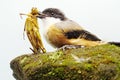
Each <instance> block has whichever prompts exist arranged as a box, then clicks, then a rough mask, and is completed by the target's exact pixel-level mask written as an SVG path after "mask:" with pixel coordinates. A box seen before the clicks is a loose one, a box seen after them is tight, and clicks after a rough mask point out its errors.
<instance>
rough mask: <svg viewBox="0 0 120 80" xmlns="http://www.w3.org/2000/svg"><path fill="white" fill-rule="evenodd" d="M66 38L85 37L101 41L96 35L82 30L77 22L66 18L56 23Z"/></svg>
mask: <svg viewBox="0 0 120 80" xmlns="http://www.w3.org/2000/svg"><path fill="white" fill-rule="evenodd" d="M56 25H57V27H58V28H59V29H61V30H62V31H63V33H64V35H65V36H66V38H68V39H78V38H80V39H85V40H90V41H101V40H100V39H99V38H98V37H96V36H95V35H93V34H91V33H90V32H88V31H86V30H84V29H83V28H82V27H81V26H80V25H79V24H77V23H75V22H73V21H71V20H68V21H63V22H61V23H57V24H56Z"/></svg>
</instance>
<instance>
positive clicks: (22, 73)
mask: <svg viewBox="0 0 120 80" xmlns="http://www.w3.org/2000/svg"><path fill="white" fill-rule="evenodd" d="M10 65H11V68H12V70H13V75H14V77H15V78H16V80H120V47H116V46H114V45H102V46H96V47H89V48H79V49H71V50H66V51H56V52H53V53H52V52H51V53H48V54H37V55H32V54H31V55H22V56H20V57H17V58H15V59H14V60H12V61H11V63H10Z"/></svg>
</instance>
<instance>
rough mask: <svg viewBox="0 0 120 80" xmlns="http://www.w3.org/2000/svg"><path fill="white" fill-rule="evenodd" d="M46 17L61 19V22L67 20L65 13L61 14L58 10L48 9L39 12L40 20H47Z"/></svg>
mask: <svg viewBox="0 0 120 80" xmlns="http://www.w3.org/2000/svg"><path fill="white" fill-rule="evenodd" d="M46 17H51V18H56V19H60V20H66V19H67V18H66V17H65V15H64V14H63V12H61V11H60V10H59V9H57V8H47V9H45V10H44V11H43V12H39V16H38V18H41V19H43V18H46Z"/></svg>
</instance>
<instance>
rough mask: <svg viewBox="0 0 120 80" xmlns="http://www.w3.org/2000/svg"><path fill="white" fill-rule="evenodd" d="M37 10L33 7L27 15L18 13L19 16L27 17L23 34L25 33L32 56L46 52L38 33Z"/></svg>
mask: <svg viewBox="0 0 120 80" xmlns="http://www.w3.org/2000/svg"><path fill="white" fill-rule="evenodd" d="M38 12H39V11H38V9H37V8H36V7H33V8H32V9H31V12H30V13H29V14H23V13H20V15H26V16H28V17H27V18H26V21H25V26H24V32H25V31H26V34H27V37H28V39H29V41H30V43H31V45H32V47H33V49H32V48H30V49H31V50H32V51H33V52H34V54H38V53H40V52H41V51H42V52H43V53H45V52H46V49H45V48H44V46H43V43H42V39H41V36H40V32H39V26H38V21H37V17H36V16H37V15H38Z"/></svg>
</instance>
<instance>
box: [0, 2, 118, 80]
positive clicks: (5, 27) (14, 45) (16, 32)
mask: <svg viewBox="0 0 120 80" xmlns="http://www.w3.org/2000/svg"><path fill="white" fill-rule="evenodd" d="M32 7H37V8H38V9H39V10H40V11H42V10H44V9H45V8H48V7H56V8H59V9H61V10H62V11H63V12H64V13H65V14H66V16H67V17H68V18H70V19H72V20H74V21H76V22H78V23H79V24H80V25H81V26H83V27H84V28H85V29H87V30H88V31H90V32H92V33H94V34H96V35H97V36H98V37H100V38H101V39H103V40H105V41H120V29H119V27H120V0H1V1H0V78H1V79H2V80H15V79H14V78H13V77H12V70H11V69H10V65H9V63H10V61H11V60H12V59H14V58H15V57H17V56H20V55H23V54H25V53H31V51H30V50H29V47H31V45H30V43H29V42H28V40H27V37H26V39H25V40H23V28H24V22H25V18H26V17H24V16H23V19H21V18H20V16H19V13H28V12H30V9H31V8H32ZM39 24H40V28H41V30H42V28H43V27H42V24H41V21H40V20H39ZM44 43H45V47H46V48H47V50H48V51H53V48H51V47H50V46H49V45H48V44H47V43H46V42H45V40H44Z"/></svg>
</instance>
